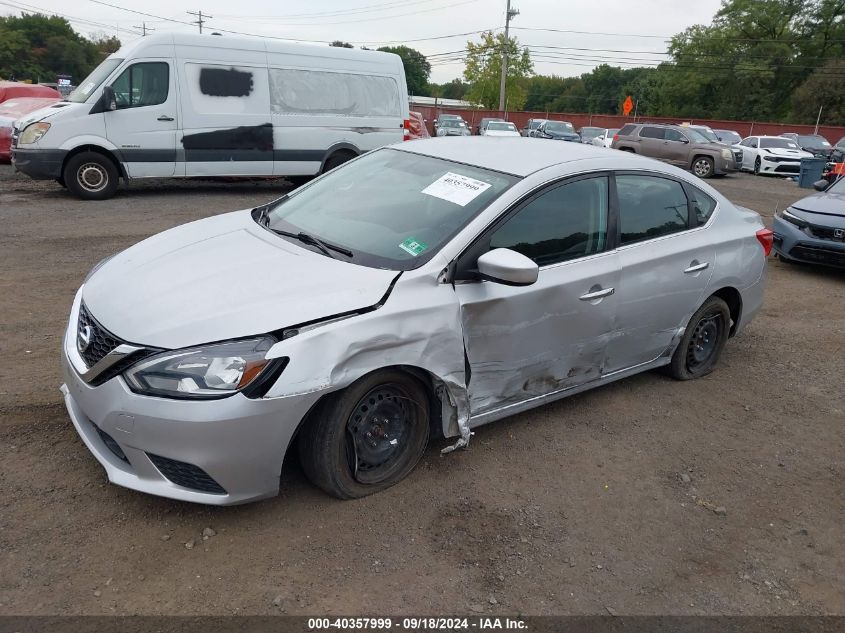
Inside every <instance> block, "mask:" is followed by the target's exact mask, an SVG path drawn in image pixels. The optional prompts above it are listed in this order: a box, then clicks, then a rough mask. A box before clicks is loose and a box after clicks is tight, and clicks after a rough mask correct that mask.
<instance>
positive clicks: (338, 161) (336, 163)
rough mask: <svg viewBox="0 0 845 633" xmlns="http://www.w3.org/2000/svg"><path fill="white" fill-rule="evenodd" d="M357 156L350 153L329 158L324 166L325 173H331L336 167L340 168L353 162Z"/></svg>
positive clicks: (336, 154) (339, 153)
mask: <svg viewBox="0 0 845 633" xmlns="http://www.w3.org/2000/svg"><path fill="white" fill-rule="evenodd" d="M353 158H355V155H354V154H352V153H350V152H337V153H335V154H332V155H331V156H329V158H328V160H326V162H325V163H324V164H323V172H322V173H324V174H325V173H326V172H327V171H331V170H332V169H334V168H335V167H340V166H341V165H343V163H345V162H347V161H350V160H352V159H353Z"/></svg>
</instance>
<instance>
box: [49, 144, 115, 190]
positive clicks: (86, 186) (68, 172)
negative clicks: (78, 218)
mask: <svg viewBox="0 0 845 633" xmlns="http://www.w3.org/2000/svg"><path fill="white" fill-rule="evenodd" d="M119 177H120V174H119V173H118V171H117V167H115V164H114V163H113V162H112V161H111V159H109V158H108V157H107V156H103V155H102V154H98V153H97V152H80V153H79V154H76V155H74V156H71V157H70V158H69V159H68V161H67V163H66V164H65V168H64V170H63V171H62V178H63V179H64V181H65V186H66V187H67V188H68V189H69V190H70V191H71V192H72V193H74V194H76V195H77V196H78V197H80V198H82V199H83V200H106V199H108V198H111V197H112V196H113V195H114V192H115V191H117V185H118V178H119Z"/></svg>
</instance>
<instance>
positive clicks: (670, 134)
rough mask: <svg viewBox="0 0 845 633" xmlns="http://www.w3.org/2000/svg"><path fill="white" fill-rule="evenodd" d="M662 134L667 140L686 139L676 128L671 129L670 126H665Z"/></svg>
mask: <svg viewBox="0 0 845 633" xmlns="http://www.w3.org/2000/svg"><path fill="white" fill-rule="evenodd" d="M663 134H664V136H663V138H665V139H666V140H667V141H679V142H680V141H685V140H686V137H685V136H684V135H683V134H681V133H680V132H679V131H678V130H673V129H671V128H665V129H664V130H663Z"/></svg>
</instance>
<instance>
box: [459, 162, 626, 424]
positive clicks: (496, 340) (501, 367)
mask: <svg viewBox="0 0 845 633" xmlns="http://www.w3.org/2000/svg"><path fill="white" fill-rule="evenodd" d="M608 200H609V177H608V176H606V175H598V176H589V177H582V178H578V179H577V180H569V181H565V182H564V183H562V184H561V183H557V184H554V185H551V186H549V187H547V188H545V189H543V190H541V191H540V192H539V193H536V194H534V195H533V196H531V197H530V198H528V199H527V200H526V201H524V202H523V203H521V204H520V205H519V206H517V207H516V208H515V209H513V210H511V211H510V212H508V213H506V214H505V215H504V216H503V217H502V218H500V219H499V221H498V222H497V223H496V224H494V225H493V226H492V227H491V228H490V229H488V230H487V232H486V233H485V234H484V235H482V236H481V237H480V238H479V239H478V240H477V241H476V242H475V243H474V244H473V245H472V246H471V247H470V248H469V249H468V250H467V251H466V252H465V253H464V255H463V256H461V258H460V259H459V261H458V266H457V273H456V284H455V291H456V293H457V296H458V301H459V303H460V306H461V319H462V325H463V333H464V342H465V349H466V354H467V362H468V364H469V379H468V388H469V396H470V411H471V414H472V416H473V417H474V421H471V425H478V424H483V422H484V415H485V414H486V413H491V412H493V411H496V410H499V409H502V408H505V407H507V406H509V405H516V404H518V403H520V402H524V401H527V400H531V399H535V398H540V397H543V396H546V395H549V394H552V393H558V392H562V391H565V390H567V389H571V388H574V387H577V386H579V385H582V384H584V383H586V382H590V381H594V380H597V379H599V378H600V377H601V375H602V372H603V367H604V360H605V347H606V346H607V343H608V340H609V339H610V337H611V336H612V332H613V328H614V321H615V317H616V300H615V299H616V298H615V297H614V296H613V295H614V292H615V287H616V285H617V282H618V280H619V274H620V271H619V261H618V258H617V254H616V252H615V250H613V247H614V242H613V241H612V240H613V238H612V236H615V234H616V231H615V226H614V227H611V230H608V224H609V223H610V224H612V223H613V221H612V220H611V214H610V213H609V204H608ZM495 248H509V249H511V250H514V251H517V252H519V253H522V254H523V255H525V256H527V257H529V258H530V259H532V260H534V262H535V263H537V265H538V266H539V268H540V270H539V275H538V278H537V281H536V282H535V283H533V284H532V285H530V286H510V285H505V284H503V283H497V282H493V281H484V280H481V279H479V278H478V276H477V271H475V270H474V267H475V266H476V262H477V260H478V257H480V256H481V255H483V254H484V253H486V252H487V251H489V250H491V249H495Z"/></svg>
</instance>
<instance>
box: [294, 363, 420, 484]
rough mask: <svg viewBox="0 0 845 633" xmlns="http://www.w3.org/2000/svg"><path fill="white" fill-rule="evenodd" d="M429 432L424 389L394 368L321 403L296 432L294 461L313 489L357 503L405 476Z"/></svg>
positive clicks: (413, 463)
mask: <svg viewBox="0 0 845 633" xmlns="http://www.w3.org/2000/svg"><path fill="white" fill-rule="evenodd" d="M428 433H429V404H428V397H427V394H426V390H425V388H424V387H423V385H422V384H421V383H420V382H419V381H418V380H417V379H415V378H413V377H412V376H409V375H408V374H406V373H404V372H401V371H398V370H393V369H392V370H383V371H377V372H374V373H372V374H370V375H369V376H366V377H364V378H362V379H361V380H359V381H357V382H355V383H353V384H352V385H351V386H349V387H347V388H346V389H344V390H343V391H341V392H339V393H337V394H332V395H331V396H329V397H328V398H327V399H326V400H324V401H323V402H321V403H320V406H318V407H317V409H316V410H315V411H314V413H313V414H312V415H311V418H310V419H309V420H308V421H307V422H306V425H305V427H304V428H303V429H302V430H301V432H300V433H299V439H298V444H299V459H300V462H301V463H302V468H303V470H304V471H305V474H306V476H307V477H308V479H309V480H310V481H311V483H313V484H314V485H315V486H317V487H318V488H321V489H323V490H324V491H326V492H327V493H329V494H330V495H332V496H335V497H337V498H339V499H357V498H359V497H364V496H367V495H370V494H372V493H374V492H379V491H381V490H384V489H385V488H389V487H390V486H392V485H393V484H395V483H397V482H399V481H401V480H402V479H403V478H405V476H406V475H407V474H408V473H410V472H411V471H412V470H413V469H414V466H416V465H417V462H418V461H419V459H420V457H422V454H423V451H424V450H425V447H426V444H427V443H428Z"/></svg>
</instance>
